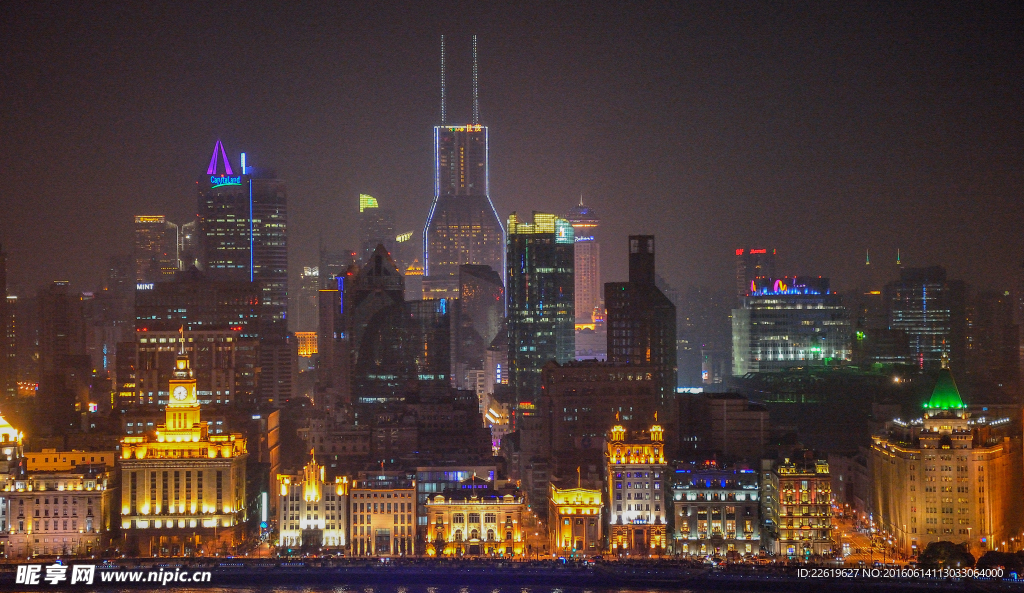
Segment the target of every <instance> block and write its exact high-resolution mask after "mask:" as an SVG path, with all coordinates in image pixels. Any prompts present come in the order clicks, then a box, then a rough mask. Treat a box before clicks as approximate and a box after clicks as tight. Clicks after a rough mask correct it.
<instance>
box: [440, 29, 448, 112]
mask: <svg viewBox="0 0 1024 593" xmlns="http://www.w3.org/2000/svg"><path fill="white" fill-rule="evenodd" d="M444 84H445V73H444V35H442V36H441V125H444V124H445V120H446V119H447V115H448V114H447V113H446V109H445V99H446V98H447V97H446V95H445V88H444Z"/></svg>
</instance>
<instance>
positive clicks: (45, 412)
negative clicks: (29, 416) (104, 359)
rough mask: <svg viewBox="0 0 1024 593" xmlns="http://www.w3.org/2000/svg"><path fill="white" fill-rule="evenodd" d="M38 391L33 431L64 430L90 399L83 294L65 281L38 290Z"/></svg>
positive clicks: (67, 429)
mask: <svg viewBox="0 0 1024 593" xmlns="http://www.w3.org/2000/svg"><path fill="white" fill-rule="evenodd" d="M37 300H38V304H39V392H38V396H37V402H38V406H37V407H36V410H35V412H36V418H35V425H36V427H35V428H36V430H35V431H34V433H35V434H46V433H53V434H58V435H62V434H66V433H67V432H68V431H70V430H72V429H73V428H74V427H76V426H77V425H78V418H79V416H80V414H81V412H83V411H84V410H85V409H86V407H87V406H88V403H89V386H90V380H91V377H92V373H91V368H92V364H91V361H90V360H89V355H88V354H87V353H86V349H85V344H86V336H85V323H84V320H83V311H82V298H81V296H80V295H78V294H75V293H72V292H71V291H70V290H69V288H68V283H67V282H64V281H58V282H54V283H53V284H52V285H51V286H49V287H48V288H46V289H43V290H40V291H39V294H38V297H37Z"/></svg>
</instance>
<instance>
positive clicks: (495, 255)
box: [423, 35, 505, 296]
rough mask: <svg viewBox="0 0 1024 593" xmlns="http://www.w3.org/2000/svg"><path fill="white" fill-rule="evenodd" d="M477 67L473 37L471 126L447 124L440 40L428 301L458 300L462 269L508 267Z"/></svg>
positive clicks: (426, 256)
mask: <svg viewBox="0 0 1024 593" xmlns="http://www.w3.org/2000/svg"><path fill="white" fill-rule="evenodd" d="M476 64H477V60H476V36H475V35H474V36H473V119H472V123H470V124H464V125H449V124H448V123H447V121H446V105H445V101H446V97H445V92H446V91H445V70H444V37H442V38H441V125H439V126H435V127H434V200H433V203H432V204H431V206H430V213H429V214H428V215H427V222H426V225H425V226H424V228H423V269H424V274H425V278H424V287H425V288H424V290H425V292H427V293H429V294H427V296H431V295H437V296H454V294H453V293H454V291H455V290H457V287H458V277H459V266H460V265H463V264H476V265H485V266H490V267H491V269H493V270H502V269H504V268H505V266H504V259H503V257H504V253H503V249H504V245H505V230H504V229H503V228H502V226H501V220H500V219H499V218H498V213H497V211H496V210H495V209H494V204H493V203H491V198H490V182H489V176H490V172H489V169H488V167H489V164H488V145H487V142H488V140H487V127H486V126H482V125H480V108H479V101H478V100H477V90H478V86H477V65H476ZM428 286H429V287H431V290H430V291H427V290H426V287H428Z"/></svg>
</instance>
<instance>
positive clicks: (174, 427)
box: [164, 332, 201, 440]
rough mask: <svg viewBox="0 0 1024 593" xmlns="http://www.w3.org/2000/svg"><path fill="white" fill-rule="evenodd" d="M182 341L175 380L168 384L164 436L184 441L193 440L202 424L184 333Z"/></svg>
mask: <svg viewBox="0 0 1024 593" xmlns="http://www.w3.org/2000/svg"><path fill="white" fill-rule="evenodd" d="M180 339H181V349H180V350H179V351H178V358H177V359H176V360H175V362H174V378H172V379H171V380H170V381H169V382H168V392H169V393H170V397H169V398H168V400H167V408H166V410H165V412H166V414H167V424H166V425H165V427H164V430H165V434H164V436H165V438H166V439H167V440H177V439H176V438H175V437H179V438H180V437H182V436H185V437H186V438H184V439H182V440H192V439H191V438H188V437H189V436H191V433H192V432H193V431H194V430H195V429H196V428H197V427H196V425H199V424H201V423H200V421H199V399H198V397H196V379H195V377H194V376H193V375H192V369H191V368H190V366H189V360H188V355H187V354H186V353H185V336H184V332H183V333H182V336H181V338H180ZM186 435H187V436H186Z"/></svg>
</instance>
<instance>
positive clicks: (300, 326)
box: [292, 266, 320, 332]
mask: <svg viewBox="0 0 1024 593" xmlns="http://www.w3.org/2000/svg"><path fill="white" fill-rule="evenodd" d="M319 306H320V269H319V268H317V267H316V266H312V267H310V266H305V267H303V268H302V276H301V277H299V298H298V299H296V300H295V314H294V315H293V316H292V328H293V329H294V330H295V331H297V332H315V331H316V326H317V323H319V321H318V320H319V317H318V314H317V311H318V309H319Z"/></svg>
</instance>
